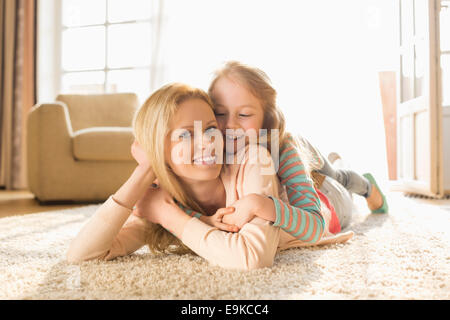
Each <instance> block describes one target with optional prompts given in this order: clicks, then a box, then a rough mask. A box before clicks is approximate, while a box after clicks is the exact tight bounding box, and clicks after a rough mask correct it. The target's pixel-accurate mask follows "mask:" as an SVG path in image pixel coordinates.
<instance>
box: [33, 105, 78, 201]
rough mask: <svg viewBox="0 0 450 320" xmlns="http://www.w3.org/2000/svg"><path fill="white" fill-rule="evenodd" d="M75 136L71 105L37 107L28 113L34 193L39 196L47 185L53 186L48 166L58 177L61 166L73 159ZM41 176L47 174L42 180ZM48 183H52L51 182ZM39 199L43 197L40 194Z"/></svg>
mask: <svg viewBox="0 0 450 320" xmlns="http://www.w3.org/2000/svg"><path fill="white" fill-rule="evenodd" d="M72 136H73V131H72V125H71V121H70V116H69V112H68V109H67V106H66V105H65V104H64V103H61V102H55V103H43V104H37V105H35V106H34V107H33V108H32V109H31V110H30V112H29V114H28V124H27V167H28V183H29V187H30V190H32V191H33V192H34V190H36V191H35V192H36V193H38V192H39V191H37V190H42V189H43V185H42V184H44V183H51V181H52V177H51V176H47V175H46V174H47V173H46V172H45V170H42V169H43V168H46V167H52V172H55V174H58V167H59V166H60V164H61V163H64V162H66V161H67V160H71V157H72V156H71V154H72V150H71V149H72V148H71V137H72ZM40 175H46V176H45V177H40ZM47 181H48V182H47ZM37 196H38V197H39V194H37Z"/></svg>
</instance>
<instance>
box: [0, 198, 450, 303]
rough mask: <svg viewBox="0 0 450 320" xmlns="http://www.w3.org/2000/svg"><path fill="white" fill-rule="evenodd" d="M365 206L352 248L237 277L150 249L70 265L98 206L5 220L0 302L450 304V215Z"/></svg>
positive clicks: (280, 260)
mask: <svg viewBox="0 0 450 320" xmlns="http://www.w3.org/2000/svg"><path fill="white" fill-rule="evenodd" d="M388 199H389V201H390V207H391V213H390V214H389V215H371V214H369V213H368V212H367V210H364V209H362V208H363V207H362V206H359V207H360V208H361V213H360V214H359V215H357V216H355V217H354V219H353V223H352V225H351V226H350V227H349V228H348V229H351V230H353V231H355V233H356V235H355V237H354V238H353V239H352V240H350V241H349V242H348V243H346V244H340V245H329V246H324V247H313V248H294V249H289V250H287V251H281V252H279V253H278V254H277V256H276V259H275V263H274V265H273V267H271V268H264V269H259V270H253V271H232V270H226V269H221V268H219V267H211V266H209V265H208V263H207V262H206V261H204V260H203V259H202V258H200V257H198V256H194V255H184V256H176V255H158V256H155V255H152V254H151V253H149V251H148V249H147V248H146V247H144V248H142V249H141V250H139V251H138V252H136V253H135V254H133V255H131V256H128V257H123V258H118V259H116V260H114V261H109V262H104V261H90V262H84V263H82V264H81V265H69V264H68V263H66V262H65V252H66V250H67V247H68V245H69V243H70V241H71V239H72V238H73V237H74V236H75V235H76V234H77V232H78V231H79V230H80V228H81V227H82V225H83V224H84V223H85V221H86V220H87V219H88V218H89V217H90V216H91V215H92V214H93V213H94V211H95V209H96V208H97V207H98V205H90V206H86V207H82V208H78V209H69V210H63V211H51V212H44V213H37V214H29V215H24V216H12V217H7V218H3V219H0V239H1V240H0V299H232V300H234V299H250V300H253V299H269V300H272V299H446V300H447V299H450V231H449V230H450V211H448V210H446V209H445V208H442V207H438V206H433V205H429V204H423V203H418V202H417V201H416V200H414V199H408V198H405V197H402V196H401V195H399V194H392V195H389V197H388Z"/></svg>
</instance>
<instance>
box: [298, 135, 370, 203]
mask: <svg viewBox="0 0 450 320" xmlns="http://www.w3.org/2000/svg"><path fill="white" fill-rule="evenodd" d="M299 138H300V140H301V142H302V143H303V144H304V145H305V147H306V148H308V149H309V150H310V151H311V152H312V153H313V154H316V155H317V156H318V157H320V159H321V160H322V162H323V166H322V168H320V169H314V170H315V171H317V172H318V173H320V174H322V175H324V176H327V177H330V178H332V179H334V180H336V181H337V182H339V183H340V184H341V185H342V186H343V187H344V188H345V189H347V190H348V191H349V192H351V193H356V194H358V195H360V196H363V197H365V198H367V197H369V196H370V193H371V192H372V185H371V183H370V181H369V180H367V179H366V178H365V177H363V176H362V175H360V174H358V173H356V172H355V171H352V170H348V169H344V168H335V167H333V165H332V164H331V163H330V161H329V160H328V159H327V158H325V157H324V156H323V155H322V154H321V153H320V151H319V150H317V149H316V148H314V146H313V145H312V144H311V143H310V142H309V141H308V140H307V139H305V138H303V137H299Z"/></svg>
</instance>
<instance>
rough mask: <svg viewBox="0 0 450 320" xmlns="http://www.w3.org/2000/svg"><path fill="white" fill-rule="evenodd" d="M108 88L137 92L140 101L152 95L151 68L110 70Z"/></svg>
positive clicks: (115, 90)
mask: <svg viewBox="0 0 450 320" xmlns="http://www.w3.org/2000/svg"><path fill="white" fill-rule="evenodd" d="M107 84H108V90H109V91H110V92H111V93H115V92H135V93H136V94H137V95H138V97H139V100H140V101H144V100H145V99H147V98H148V97H149V96H150V93H151V92H150V70H149V69H139V70H116V71H110V72H108V80H107Z"/></svg>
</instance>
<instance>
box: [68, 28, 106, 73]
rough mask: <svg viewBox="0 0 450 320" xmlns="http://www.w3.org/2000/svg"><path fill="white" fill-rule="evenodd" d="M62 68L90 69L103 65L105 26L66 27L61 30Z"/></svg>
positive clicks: (102, 66)
mask: <svg viewBox="0 0 450 320" xmlns="http://www.w3.org/2000/svg"><path fill="white" fill-rule="evenodd" d="M62 51H63V52H62V66H63V69H64V70H69V71H70V70H90V69H103V68H104V67H105V27H88V28H75V29H67V30H65V31H64V32H63V41H62Z"/></svg>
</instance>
